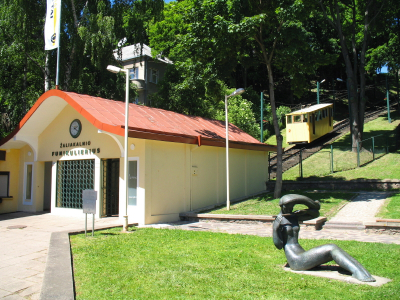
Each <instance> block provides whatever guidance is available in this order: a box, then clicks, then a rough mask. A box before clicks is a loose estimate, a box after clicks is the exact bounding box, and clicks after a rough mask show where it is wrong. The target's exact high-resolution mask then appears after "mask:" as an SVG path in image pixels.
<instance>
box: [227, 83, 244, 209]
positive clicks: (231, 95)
mask: <svg viewBox="0 0 400 300" xmlns="http://www.w3.org/2000/svg"><path fill="white" fill-rule="evenodd" d="M243 92H244V89H242V88H240V89H237V90H236V91H234V92H233V93H232V94H230V95H229V96H228V95H225V129H226V209H227V210H230V208H231V202H230V198H229V123H228V98H230V97H233V96H237V95H240V94H242V93H243Z"/></svg>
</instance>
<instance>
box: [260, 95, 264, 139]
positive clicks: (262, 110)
mask: <svg viewBox="0 0 400 300" xmlns="http://www.w3.org/2000/svg"><path fill="white" fill-rule="evenodd" d="M260 102H261V117H260V118H261V119H260V128H261V135H260V136H261V137H260V142H261V143H263V139H264V123H263V118H264V97H263V92H261V100H260Z"/></svg>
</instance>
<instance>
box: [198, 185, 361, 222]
mask: <svg viewBox="0 0 400 300" xmlns="http://www.w3.org/2000/svg"><path fill="white" fill-rule="evenodd" d="M286 194H301V195H304V196H307V197H310V198H311V199H313V200H318V201H320V203H321V209H320V215H321V216H324V217H327V218H328V219H330V218H331V217H333V216H334V215H335V214H336V212H337V211H338V210H339V208H340V207H342V206H343V205H344V204H346V203H347V202H348V201H349V200H350V199H351V198H352V197H354V196H355V194H354V193H342V192H334V191H332V192H329V193H318V192H307V191H290V192H283V193H282V196H284V195H286ZM278 203H279V199H273V194H272V193H268V194H264V195H261V196H258V197H254V198H251V199H248V200H244V201H241V202H238V203H235V204H232V205H231V207H230V210H229V211H227V210H226V206H223V207H219V208H216V209H212V210H207V211H203V212H202V213H211V214H233V215H266V216H272V215H277V214H278V213H279V210H280V207H279V205H278ZM303 208H306V207H305V206H304V207H302V206H301V205H298V206H296V209H303Z"/></svg>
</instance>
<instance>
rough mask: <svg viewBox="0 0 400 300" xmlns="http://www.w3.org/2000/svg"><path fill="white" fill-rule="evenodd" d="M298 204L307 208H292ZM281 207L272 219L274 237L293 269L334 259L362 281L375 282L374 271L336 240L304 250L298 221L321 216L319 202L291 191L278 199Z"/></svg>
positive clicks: (309, 267) (306, 267)
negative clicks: (368, 269) (366, 267)
mask: <svg viewBox="0 0 400 300" xmlns="http://www.w3.org/2000/svg"><path fill="white" fill-rule="evenodd" d="M296 204H304V205H306V206H307V207H308V208H307V209H303V210H297V211H293V208H294V206H295V205H296ZM279 206H280V207H281V211H280V213H279V214H278V216H277V217H276V219H275V221H274V223H273V240H274V244H275V246H276V248H278V249H282V248H283V249H284V251H285V255H286V259H287V261H288V264H289V266H290V268H291V269H292V270H296V271H304V270H309V269H312V268H314V267H316V266H319V265H321V264H323V263H326V262H329V261H331V260H334V261H335V262H336V263H337V264H338V265H339V266H341V267H342V268H344V269H346V270H347V271H349V272H351V273H352V275H353V277H355V278H356V279H358V280H360V281H365V282H373V281H375V279H374V278H373V277H372V276H371V274H370V273H369V272H368V271H367V270H366V269H365V268H364V267H363V266H362V265H361V264H360V263H359V262H358V261H357V260H356V259H355V258H353V257H352V256H350V255H349V254H348V253H347V252H346V251H344V250H343V249H341V248H340V247H338V246H337V245H335V244H326V245H322V246H318V247H315V248H313V249H310V250H308V251H305V250H304V249H303V248H302V247H301V246H300V245H299V242H298V237H299V230H300V226H299V221H306V220H311V219H314V218H317V217H318V216H319V209H320V203H319V201H314V200H312V199H310V198H308V197H306V196H302V195H295V194H289V195H285V196H283V197H282V198H281V199H280V201H279Z"/></svg>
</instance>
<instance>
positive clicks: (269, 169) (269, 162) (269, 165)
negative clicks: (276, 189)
mask: <svg viewBox="0 0 400 300" xmlns="http://www.w3.org/2000/svg"><path fill="white" fill-rule="evenodd" d="M270 180H271V152H268V181H270Z"/></svg>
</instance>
